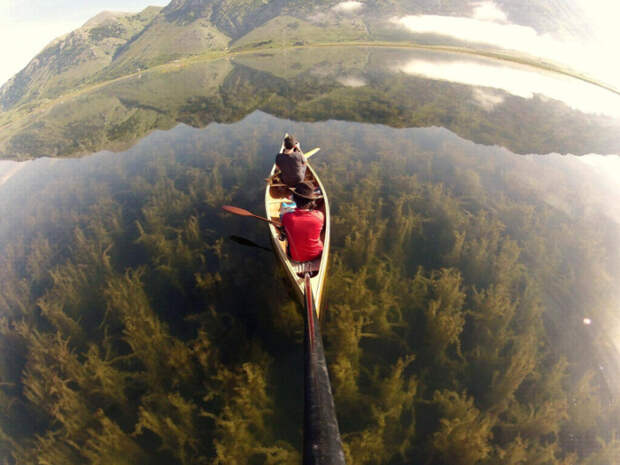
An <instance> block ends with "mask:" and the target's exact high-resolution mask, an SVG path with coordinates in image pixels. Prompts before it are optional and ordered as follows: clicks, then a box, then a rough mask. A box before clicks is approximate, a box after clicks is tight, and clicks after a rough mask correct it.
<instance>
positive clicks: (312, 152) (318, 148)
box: [304, 147, 321, 158]
mask: <svg viewBox="0 0 620 465" xmlns="http://www.w3.org/2000/svg"><path fill="white" fill-rule="evenodd" d="M319 150H321V147H317V148H315V149H312V150H310V151H309V152H308V153H304V157H306V158H310V157H311V156H312V155H314V154H315V153H317V152H318V151H319Z"/></svg>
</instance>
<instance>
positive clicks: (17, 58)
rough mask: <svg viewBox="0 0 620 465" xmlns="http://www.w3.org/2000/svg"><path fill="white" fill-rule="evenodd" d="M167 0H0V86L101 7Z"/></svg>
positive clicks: (122, 7)
mask: <svg viewBox="0 0 620 465" xmlns="http://www.w3.org/2000/svg"><path fill="white" fill-rule="evenodd" d="M168 3H169V0H79V1H78V0H0V57H2V66H1V67H0V86H1V85H2V84H4V82H6V81H7V80H8V79H9V78H11V77H12V76H13V75H15V74H16V73H18V72H19V71H20V70H21V69H23V68H24V67H25V66H26V65H27V64H28V63H29V62H30V60H31V59H32V58H34V57H35V55H37V54H38V53H39V52H40V51H41V50H43V49H44V48H45V46H46V45H47V44H48V43H50V42H51V41H52V40H54V39H55V38H56V37H59V36H61V35H63V34H66V33H68V32H71V31H73V30H74V29H77V28H78V27H80V26H81V25H82V24H84V23H85V22H86V21H88V20H89V19H90V18H92V17H93V16H95V15H97V13H100V12H102V11H104V10H112V11H135V12H137V11H141V10H143V9H144V8H146V7H147V6H149V5H156V6H165V5H167V4H168Z"/></svg>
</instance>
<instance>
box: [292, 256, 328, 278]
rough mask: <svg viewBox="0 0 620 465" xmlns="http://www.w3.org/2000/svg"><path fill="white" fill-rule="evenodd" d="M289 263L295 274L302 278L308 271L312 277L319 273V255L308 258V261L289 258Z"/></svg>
mask: <svg viewBox="0 0 620 465" xmlns="http://www.w3.org/2000/svg"><path fill="white" fill-rule="evenodd" d="M290 263H291V266H292V267H293V271H295V273H296V274H297V276H299V277H300V278H303V277H304V275H305V274H306V273H310V277H311V278H312V277H314V276H316V275H317V274H318V273H319V269H320V268H321V257H318V258H315V259H314V260H310V261H309V262H296V261H295V260H291V261H290Z"/></svg>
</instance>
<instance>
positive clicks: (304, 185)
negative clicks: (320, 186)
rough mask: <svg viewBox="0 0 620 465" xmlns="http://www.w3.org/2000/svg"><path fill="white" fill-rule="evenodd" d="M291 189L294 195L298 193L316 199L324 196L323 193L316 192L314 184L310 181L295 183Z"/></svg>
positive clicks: (309, 198)
mask: <svg viewBox="0 0 620 465" xmlns="http://www.w3.org/2000/svg"><path fill="white" fill-rule="evenodd" d="M289 189H290V190H291V191H292V192H293V194H294V195H298V196H299V197H303V198H304V199H308V200H316V199H320V198H321V197H323V196H322V195H317V194H315V193H314V186H313V185H312V183H311V182H309V181H303V182H298V183H297V184H295V187H289Z"/></svg>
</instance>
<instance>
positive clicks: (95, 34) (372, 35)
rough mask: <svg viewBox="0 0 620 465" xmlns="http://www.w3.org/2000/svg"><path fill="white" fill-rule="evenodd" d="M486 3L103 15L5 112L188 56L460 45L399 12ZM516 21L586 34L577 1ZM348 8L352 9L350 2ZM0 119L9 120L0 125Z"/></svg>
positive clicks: (0, 97)
mask: <svg viewBox="0 0 620 465" xmlns="http://www.w3.org/2000/svg"><path fill="white" fill-rule="evenodd" d="M478 3H479V2H477V1H474V0H466V1H458V2H457V1H455V0H451V1H442V2H437V1H435V0H422V1H412V0H368V1H364V2H339V1H337V0H303V1H302V0H172V1H171V2H170V3H169V4H168V5H167V6H166V7H164V8H157V7H149V8H147V9H145V10H144V11H142V12H140V13H138V14H128V13H108V12H106V13H101V14H100V15H98V16H96V17H95V18H93V19H92V20H90V21H88V22H87V23H86V24H84V26H82V27H81V28H79V29H77V30H75V31H73V32H71V33H69V34H67V35H66V36H63V37H60V38H58V39H57V40H55V41H54V42H52V43H51V44H50V45H49V46H48V47H46V48H45V49H44V50H43V51H42V52H41V53H40V54H39V55H37V56H36V57H35V58H33V60H32V61H31V62H30V63H29V64H28V66H26V68H24V69H23V70H22V71H20V72H19V73H18V74H16V75H15V76H14V77H13V78H11V79H10V80H9V81H8V82H7V83H5V84H4V85H3V86H2V87H1V88H0V108H1V109H2V110H5V111H6V110H10V109H14V108H17V107H19V106H21V105H25V104H35V103H36V104H37V105H38V104H40V103H42V102H45V101H46V100H47V99H53V98H57V97H59V96H61V95H63V94H65V93H66V92H71V91H74V90H75V89H79V88H81V87H85V86H88V85H93V84H96V83H100V82H105V81H108V80H111V79H115V78H118V77H122V76H126V75H131V74H133V73H136V72H140V71H141V70H144V69H147V68H150V67H153V66H156V65H159V64H162V63H168V62H174V60H178V59H181V58H186V57H191V56H196V55H202V54H205V53H210V52H216V53H222V54H223V53H229V52H234V51H239V50H245V49H252V48H274V47H278V48H279V47H287V46H299V45H309V44H316V43H319V42H321V43H326V42H327V43H337V42H351V41H365V42H366V41H386V40H387V41H397V42H398V41H406V42H411V41H412V40H415V41H417V42H419V43H443V44H449V45H459V43H458V42H456V41H455V40H454V39H447V38H441V37H438V36H436V35H433V36H429V35H427V36H425V37H424V36H422V35H420V34H417V35H415V36H414V35H412V34H411V33H409V32H407V31H405V30H404V29H400V28H398V27H395V26H394V24H393V23H392V22H391V21H390V19H391V18H393V17H394V16H403V15H411V14H441V15H455V16H469V15H471V14H472V12H473V8H474V7H475V6H476V5H478ZM499 5H500V7H501V8H502V10H503V11H505V12H506V15H507V17H508V20H509V21H512V22H515V23H517V24H521V25H524V26H529V27H532V28H534V29H535V30H536V31H538V32H540V33H544V32H549V31H554V32H557V31H558V30H566V31H568V32H570V33H577V32H582V29H583V27H582V25H581V24H580V22H579V17H580V15H579V11H578V10H577V9H576V7H573V6H571V5H572V3H571V2H567V3H565V2H562V4H559V3H558V2H557V1H555V2H551V3H550V2H548V1H543V0H536V1H532V2H528V5H527V8H525V7H524V6H523V5H522V4H521V3H520V2H517V1H515V0H503V1H501V2H499ZM347 6H348V8H346V7H347ZM461 45H462V44H461ZM0 124H1V122H0Z"/></svg>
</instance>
